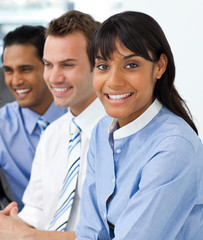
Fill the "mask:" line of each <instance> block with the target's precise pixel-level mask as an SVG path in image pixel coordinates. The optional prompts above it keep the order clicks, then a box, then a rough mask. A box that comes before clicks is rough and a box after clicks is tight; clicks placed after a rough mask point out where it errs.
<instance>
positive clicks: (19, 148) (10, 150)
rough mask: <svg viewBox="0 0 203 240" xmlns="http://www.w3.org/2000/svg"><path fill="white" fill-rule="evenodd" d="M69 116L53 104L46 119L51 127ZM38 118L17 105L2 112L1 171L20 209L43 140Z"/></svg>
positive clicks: (45, 116) (4, 108)
mask: <svg viewBox="0 0 203 240" xmlns="http://www.w3.org/2000/svg"><path fill="white" fill-rule="evenodd" d="M66 112H67V109H65V108H59V107H56V105H55V104H54V102H53V103H52V104H51V106H50V107H49V108H48V110H47V111H46V112H45V114H44V115H43V118H44V119H45V120H46V121H48V122H49V123H51V122H53V121H54V120H56V119H57V118H58V117H60V116H62V115H63V114H64V113H66ZM39 117H40V115H39V114H37V113H35V112H33V111H32V110H30V109H29V108H20V107H19V105H18V103H17V102H16V101H14V102H12V103H8V104H6V105H5V106H4V107H2V108H0V167H1V168H2V169H3V171H4V173H5V176H6V179H7V181H8V183H9V185H10V188H11V191H12V194H13V198H14V200H15V201H16V202H17V203H18V207H19V209H21V208H22V207H23V204H22V196H23V193H24V190H25V188H26V186H27V184H28V181H29V179H30V172H31V166H32V161H33V158H34V154H35V149H36V146H37V143H38V141H39V138H40V129H39V127H36V121H37V120H38V118H39Z"/></svg>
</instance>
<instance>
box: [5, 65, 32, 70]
mask: <svg viewBox="0 0 203 240" xmlns="http://www.w3.org/2000/svg"><path fill="white" fill-rule="evenodd" d="M2 67H3V68H4V69H5V68H12V67H10V66H7V65H3V66H2ZM27 67H33V65H32V64H23V65H20V66H17V68H27Z"/></svg>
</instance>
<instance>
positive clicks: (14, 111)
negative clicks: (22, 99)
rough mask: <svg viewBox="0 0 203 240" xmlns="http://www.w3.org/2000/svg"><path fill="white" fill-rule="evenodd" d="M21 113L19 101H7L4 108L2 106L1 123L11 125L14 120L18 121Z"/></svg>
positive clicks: (0, 112) (0, 111)
mask: <svg viewBox="0 0 203 240" xmlns="http://www.w3.org/2000/svg"><path fill="white" fill-rule="evenodd" d="M20 117H21V115H20V107H19V105H18V103H17V102H16V101H15V102H12V103H7V104H6V105H4V106H3V107H2V108H0V125H1V127H3V126H4V125H10V124H12V123H14V122H18V120H19V118H20Z"/></svg>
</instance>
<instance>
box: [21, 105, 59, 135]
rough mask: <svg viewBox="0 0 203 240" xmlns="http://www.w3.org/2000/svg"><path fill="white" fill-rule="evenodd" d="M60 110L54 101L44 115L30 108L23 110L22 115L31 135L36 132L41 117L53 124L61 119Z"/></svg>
mask: <svg viewBox="0 0 203 240" xmlns="http://www.w3.org/2000/svg"><path fill="white" fill-rule="evenodd" d="M58 109H59V108H58V107H57V106H56V105H55V103H54V101H53V102H52V104H51V105H50V106H49V108H48V109H47V111H46V112H45V113H44V115H39V114H38V113H36V112H34V111H32V110H30V109H29V108H21V114H22V118H23V121H24V124H25V128H26V129H27V131H28V132H29V134H31V133H32V132H33V131H34V129H35V126H36V122H37V120H38V119H39V117H42V118H43V119H44V120H46V121H47V122H48V123H51V122H53V119H56V118H57V117H59V116H60V115H58V114H59V113H60V112H59V111H58Z"/></svg>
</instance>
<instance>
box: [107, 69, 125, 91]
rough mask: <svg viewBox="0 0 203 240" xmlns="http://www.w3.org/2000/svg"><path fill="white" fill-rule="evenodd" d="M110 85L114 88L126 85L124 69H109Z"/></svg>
mask: <svg viewBox="0 0 203 240" xmlns="http://www.w3.org/2000/svg"><path fill="white" fill-rule="evenodd" d="M107 81H108V86H109V87H110V88H112V89H118V88H122V87H124V85H125V80H124V77H123V73H122V71H120V69H118V68H112V69H111V70H110V71H109V76H108V80H107Z"/></svg>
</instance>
